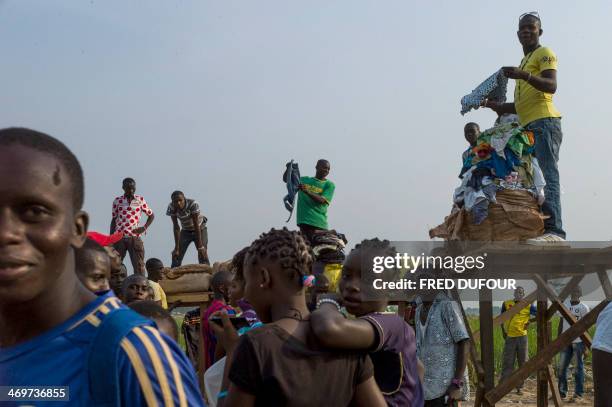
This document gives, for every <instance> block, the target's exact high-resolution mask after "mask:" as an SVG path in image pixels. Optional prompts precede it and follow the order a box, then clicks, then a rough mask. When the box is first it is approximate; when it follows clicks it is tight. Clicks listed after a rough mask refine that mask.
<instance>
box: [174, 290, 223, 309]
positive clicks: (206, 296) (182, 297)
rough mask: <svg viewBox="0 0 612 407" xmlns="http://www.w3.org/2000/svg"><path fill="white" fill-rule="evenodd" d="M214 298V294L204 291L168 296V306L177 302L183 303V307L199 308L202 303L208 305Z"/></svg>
mask: <svg viewBox="0 0 612 407" xmlns="http://www.w3.org/2000/svg"><path fill="white" fill-rule="evenodd" d="M211 298H212V292H210V291H202V292H194V293H180V294H168V295H167V299H168V304H172V303H173V302H176V301H181V306H186V307H189V306H199V305H200V304H202V303H208V302H209V301H210V299H211Z"/></svg>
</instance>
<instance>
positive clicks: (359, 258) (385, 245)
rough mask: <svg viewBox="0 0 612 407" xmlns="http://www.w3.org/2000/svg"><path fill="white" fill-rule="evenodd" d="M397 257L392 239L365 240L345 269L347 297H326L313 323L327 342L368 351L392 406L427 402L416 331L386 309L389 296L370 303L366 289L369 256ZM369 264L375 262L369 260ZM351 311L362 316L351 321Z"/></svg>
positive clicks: (343, 294) (342, 286) (417, 405)
mask: <svg viewBox="0 0 612 407" xmlns="http://www.w3.org/2000/svg"><path fill="white" fill-rule="evenodd" d="M380 255H385V256H387V255H389V256H395V250H394V249H393V248H391V247H390V246H389V242H388V241H386V240H385V241H380V240H379V239H373V240H364V241H363V242H361V243H360V244H358V245H357V246H356V247H355V249H353V250H352V251H351V253H350V254H349V256H348V257H347V259H346V261H345V262H344V266H343V268H342V278H341V280H340V292H341V298H337V297H334V296H333V295H324V296H322V297H320V299H319V301H318V302H317V305H318V309H317V310H316V311H315V312H313V313H312V314H311V324H312V328H313V331H314V333H315V335H316V336H317V338H318V339H319V340H320V341H321V343H322V344H323V345H324V346H327V347H330V348H340V349H361V350H367V351H368V352H369V354H370V358H371V359H372V362H373V364H374V378H375V379H376V383H377V384H378V386H379V387H380V390H381V391H382V393H383V395H384V397H385V401H386V402H387V404H388V405H389V406H413V407H421V406H423V403H424V400H423V389H422V387H421V381H420V379H419V374H418V371H419V368H418V363H419V362H418V360H417V357H416V338H415V335H414V331H413V330H412V328H410V326H409V325H408V324H406V322H405V321H404V319H403V318H402V317H400V316H399V315H396V314H392V313H385V312H384V311H385V309H386V307H387V304H388V300H377V301H364V300H363V294H362V293H361V289H360V282H361V272H362V270H361V268H362V264H368V263H367V261H365V260H364V256H368V258H369V257H373V256H380ZM369 264H372V263H371V262H369ZM336 301H341V302H342V304H343V305H344V306H345V308H346V310H347V311H348V312H350V313H351V314H353V315H355V316H357V317H358V318H356V319H347V318H345V317H344V316H343V315H342V314H341V313H340V306H339V305H338V303H337V302H336Z"/></svg>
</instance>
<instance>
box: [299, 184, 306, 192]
mask: <svg viewBox="0 0 612 407" xmlns="http://www.w3.org/2000/svg"><path fill="white" fill-rule="evenodd" d="M298 189H299V190H300V191H306V185H304V184H300V185H298Z"/></svg>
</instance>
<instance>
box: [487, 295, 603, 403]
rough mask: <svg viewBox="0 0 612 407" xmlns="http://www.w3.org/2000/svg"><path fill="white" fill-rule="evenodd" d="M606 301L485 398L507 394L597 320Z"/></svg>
mask: <svg viewBox="0 0 612 407" xmlns="http://www.w3.org/2000/svg"><path fill="white" fill-rule="evenodd" d="M606 305H608V301H602V302H601V303H599V304H598V305H597V306H596V307H595V308H593V309H592V310H591V311H590V312H589V313H588V314H586V315H585V316H584V317H583V318H582V319H580V321H578V322H576V324H574V325H573V326H571V327H569V328H568V330H567V331H565V332H563V333H562V334H561V335H560V336H558V337H557V339H555V340H554V341H553V342H552V343H550V344H549V345H548V346H546V348H544V349H542V350H541V351H539V352H538V353H537V354H536V355H535V356H534V357H533V358H531V359H529V360H528V361H527V362H526V363H525V364H524V365H523V367H521V368H519V369H518V370H516V371H514V372H513V373H512V375H510V377H509V378H508V379H506V380H504V381H503V382H501V383H499V384H498V385H497V387H495V388H494V389H492V390H489V391H488V392H487V393H486V394H485V399H486V400H487V401H488V402H489V403H490V404H495V403H497V402H498V401H499V400H501V399H502V397H504V396H505V395H506V394H508V393H509V392H510V391H512V389H514V388H516V386H517V385H518V384H519V383H520V382H522V381H524V380H525V379H526V378H527V377H528V376H529V375H530V374H531V373H533V372H534V371H535V370H536V369H539V368H540V367H542V366H544V365H546V364H547V363H548V362H549V361H550V360H551V359H552V358H553V357H554V356H555V355H556V354H557V353H559V351H561V350H562V349H564V348H565V347H566V346H568V345H569V344H570V343H572V341H573V340H574V339H576V338H578V337H579V336H580V334H581V333H583V332H584V331H586V330H587V329H588V328H590V327H591V325H593V324H594V323H595V321H596V320H597V316H598V315H599V313H600V312H601V310H603V309H604V308H605V307H606Z"/></svg>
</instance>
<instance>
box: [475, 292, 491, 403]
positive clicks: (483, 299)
mask: <svg viewBox="0 0 612 407" xmlns="http://www.w3.org/2000/svg"><path fill="white" fill-rule="evenodd" d="M479 296H480V298H479V300H480V360H481V362H482V367H483V369H484V372H485V374H484V390H485V392H487V391H489V390H491V389H493V387H494V386H495V359H494V348H493V295H492V292H491V290H488V289H483V290H480V293H479ZM482 405H483V406H484V407H492V406H493V405H494V404H490V403H489V401H488V400H483V403H482Z"/></svg>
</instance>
